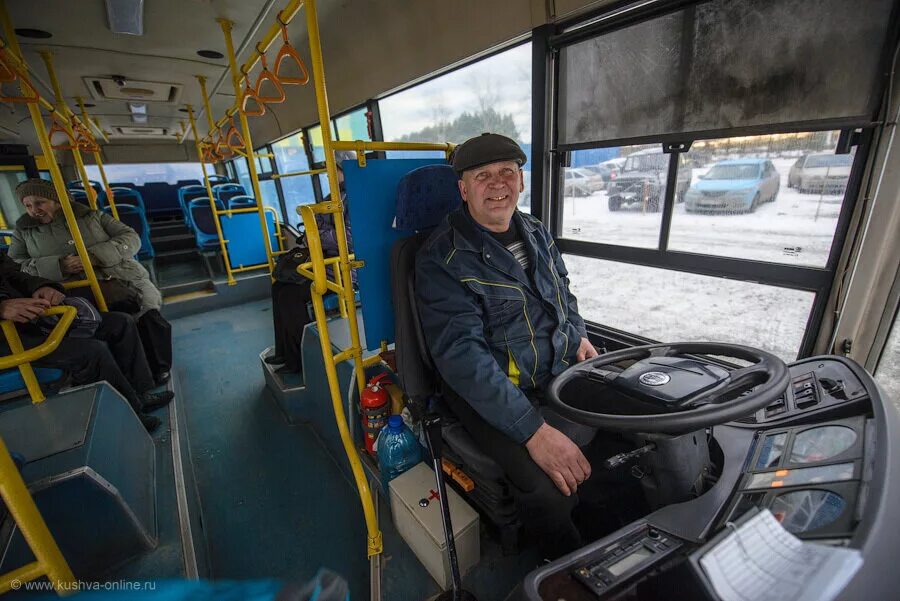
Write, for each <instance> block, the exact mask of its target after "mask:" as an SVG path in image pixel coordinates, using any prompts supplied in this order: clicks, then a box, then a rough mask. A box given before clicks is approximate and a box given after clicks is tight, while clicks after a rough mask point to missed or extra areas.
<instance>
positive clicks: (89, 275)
mask: <svg viewBox="0 0 900 601" xmlns="http://www.w3.org/2000/svg"><path fill="white" fill-rule="evenodd" d="M0 21H2V23H3V30H4V31H5V33H6V37H7V42H8V43H9V49H10V50H11V51H12V52H10V53H8V54H10V56H14V57H15V58H17V59H18V60H19V61H20V62H21V57H22V50H21V48H20V47H19V41H18V39H17V38H16V32H15V29H14V28H13V25H12V21H10V19H9V13H8V12H7V10H6V2H5V0H0ZM18 75H19V78H20V79H22V80H23V81H27V80H28V79H27V78H28V74H27V72H26V73H19V74H18ZM51 108H52V107H51ZM28 113H29V115H30V117H31V123H32V125H34V131H35V133H36V134H37V139H38V143H39V144H40V145H41V152H43V155H44V158H45V160H46V161H47V169H48V170H49V171H50V179H51V180H52V181H53V187H54V188H55V189H56V194H57V196H59V201H60V204H61V205H62V210H63V215H65V218H66V224H67V225H68V226H69V233H70V234H72V240H73V241H74V242H75V251H76V252H77V253H78V257H79V258H80V259H81V263H82V265H84V275H85V281H87V282H88V284H87V285H89V286H90V287H91V291H92V292H93V293H94V299H95V300H96V301H97V308H98V309H100V310H101V311H104V312H105V311H107V307H106V300H105V299H104V297H103V291H102V290H100V284H99V283H98V282H97V274H96V273H94V266H93V265H92V264H91V260H90V257H89V256H88V252H87V247H86V246H85V245H84V238H83V237H82V236H81V231H80V230H79V229H78V222H77V221H76V220H75V213H73V212H72V205H71V203H70V202H69V194H68V191H67V190H66V182H65V180H64V179H63V176H62V172H61V171H60V170H59V165H58V164H57V162H56V155H54V154H53V149H52V148H51V147H50V139H49V138H48V137H47V128H46V127H45V126H44V118H43V117H42V116H41V109H40V108H39V107H38V105H37V104H35V103H32V102H29V103H28Z"/></svg>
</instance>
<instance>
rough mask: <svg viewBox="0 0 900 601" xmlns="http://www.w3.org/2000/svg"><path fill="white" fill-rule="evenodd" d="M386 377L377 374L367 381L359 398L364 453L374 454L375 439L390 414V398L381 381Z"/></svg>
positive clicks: (385, 374)
mask: <svg viewBox="0 0 900 601" xmlns="http://www.w3.org/2000/svg"><path fill="white" fill-rule="evenodd" d="M387 376H388V374H387V373H383V374H379V375H377V376H375V377H374V378H372V379H371V380H369V384H368V385H367V386H366V388H365V390H363V391H362V395H361V396H360V397H359V411H360V413H362V427H363V432H365V438H366V451H368V452H369V454H371V455H374V454H375V439H376V438H378V433H379V432H381V429H382V428H383V427H384V426H385V424H387V419H388V416H389V414H390V396H389V395H388V392H387V390H385V389H384V386H383V385H382V384H381V381H382V380H383V379H385V378H386V377H387Z"/></svg>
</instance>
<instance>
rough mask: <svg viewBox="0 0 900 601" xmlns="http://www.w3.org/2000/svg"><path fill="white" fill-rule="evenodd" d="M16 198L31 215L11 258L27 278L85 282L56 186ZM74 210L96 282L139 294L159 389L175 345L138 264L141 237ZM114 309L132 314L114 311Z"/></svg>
mask: <svg viewBox="0 0 900 601" xmlns="http://www.w3.org/2000/svg"><path fill="white" fill-rule="evenodd" d="M16 197H17V198H18V199H19V201H20V202H21V203H22V204H23V205H25V210H26V214H25V215H22V216H21V217H20V218H19V219H18V221H16V230H15V232H14V233H13V236H12V242H11V243H10V246H9V256H10V257H11V258H12V259H13V260H14V261H16V262H17V263H19V264H21V265H22V271H24V272H25V273H30V274H32V275H37V276H40V277H42V278H47V279H49V280H53V281H54V282H62V281H64V280H67V279H69V278H73V277H79V276H82V277H83V273H84V266H83V265H82V264H81V258H80V257H79V256H78V254H77V252H76V251H75V246H74V243H73V241H72V235H71V233H70V232H69V225H68V223H66V220H65V216H64V215H63V211H62V205H61V204H60V202H59V197H58V196H57V194H56V188H55V187H54V186H53V184H52V183H51V182H48V181H46V180H43V179H29V180H25V181H24V182H22V183H20V184H19V185H18V186H17V187H16ZM71 205H72V212H73V213H75V220H76V222H77V223H78V229H79V231H80V232H81V236H82V238H84V245H85V246H86V247H87V250H88V254H89V255H90V257H91V265H93V267H94V272H95V273H96V274H97V278H98V279H100V280H104V279H114V280H121V281H124V282H127V283H129V284H131V285H133V286H134V287H135V288H136V289H137V291H138V292H139V294H140V308H139V310H138V311H137V315H136V318H137V319H138V325H139V328H140V330H141V333H142V337H141V341H142V343H143V345H144V351H145V354H146V355H147V357H148V358H150V359H152V364H151V369H152V371H153V373H154V378H155V379H156V381H157V383H159V384H162V383H164V382H165V381H166V380H168V379H169V370H170V369H171V364H172V339H171V333H170V330H169V324H168V322H167V321H166V320H165V319H164V318H163V317H162V315H160V313H159V308H160V307H161V306H162V294H161V293H160V291H159V289H158V288H157V287H156V286H154V285H153V282H151V281H150V274H149V273H147V270H146V269H144V266H143V265H141V264H140V263H139V262H138V261H137V260H135V259H134V255H135V254H137V252H138V251H139V250H140V248H141V238H140V236H139V235H138V234H137V232H135V231H134V230H133V229H131V228H130V227H129V226H127V225H125V224H124V223H122V222H121V221H118V220H116V219H114V218H113V217H112V216H111V215H109V214H107V213H105V212H103V211H94V210H92V209H91V208H90V207H87V206H85V205H83V204H81V203H77V202H73V203H71ZM109 304H110V305H113V304H112V303H109ZM134 308H135V309H137V307H136V306H135V307H134ZM110 309H115V310H127V311H129V312H130V311H131V310H130V309H126V308H125V307H121V308H119V307H116V306H114V305H113V306H110Z"/></svg>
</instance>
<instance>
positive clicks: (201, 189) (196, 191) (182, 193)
mask: <svg viewBox="0 0 900 601" xmlns="http://www.w3.org/2000/svg"><path fill="white" fill-rule="evenodd" d="M207 196H208V195H207V192H206V186H201V185H200V184H196V185H190V186H183V187H181V188H178V204H179V205H181V212H182V214H183V215H184V223H185V224H187V225H188V227H190V217H189V216H188V203H189V202H190V201H192V200H194V199H195V198H207Z"/></svg>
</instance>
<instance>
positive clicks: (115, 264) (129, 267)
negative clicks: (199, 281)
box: [9, 202, 162, 311]
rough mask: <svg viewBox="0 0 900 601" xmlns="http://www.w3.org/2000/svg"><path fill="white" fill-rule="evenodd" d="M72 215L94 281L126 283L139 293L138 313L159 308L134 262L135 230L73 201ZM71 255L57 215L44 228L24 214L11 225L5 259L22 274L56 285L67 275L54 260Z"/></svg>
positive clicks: (64, 227) (64, 228)
mask: <svg viewBox="0 0 900 601" xmlns="http://www.w3.org/2000/svg"><path fill="white" fill-rule="evenodd" d="M72 211H73V212H74V213H75V220H76V222H77V223H78V229H79V231H80V232H81V236H82V238H83V239H84V245H85V246H86V247H87V251H88V254H89V255H90V257H91V264H92V265H93V266H94V272H95V273H96V274H97V277H98V278H101V279H103V278H117V279H120V280H126V281H129V282H131V283H132V284H134V285H135V286H137V288H138V289H139V290H140V291H141V296H142V301H141V310H142V311H146V310H149V309H159V308H160V306H162V295H161V294H160V292H159V290H158V289H157V288H156V287H155V286H154V285H153V283H152V282H151V281H150V274H148V273H147V270H146V269H144V267H143V265H141V264H140V263H139V262H138V261H136V260H135V259H134V255H135V254H136V253H137V252H138V251H139V250H140V249H141V237H140V236H138V234H137V232H135V231H134V230H133V229H131V228H130V227H128V226H127V225H125V224H124V223H122V222H121V221H118V220H116V219H113V217H112V216H111V215H108V214H107V213H104V212H103V211H94V210H92V209H91V208H89V207H86V206H85V205H83V204H80V203H77V202H75V203H72ZM75 254H78V253H77V251H76V250H75V241H74V240H73V239H72V234H71V233H70V232H69V225H68V224H67V223H66V220H65V217H64V216H63V214H62V211H60V212H59V213H58V214H57V217H56V219H54V220H53V221H51V222H50V223H47V224H43V223H41V222H40V221H38V220H36V219H34V218H32V217H31V216H30V215H28V213H25V214H24V215H22V216H21V217H20V218H19V219H18V221H16V230H15V232H14V233H13V235H12V242H11V243H10V246H9V256H10V257H11V258H12V259H13V260H15V261H16V262H17V263H19V264H20V265H21V266H22V271H24V272H26V273H30V274H32V275H38V276H41V277H43V278H47V279H48V280H53V281H56V282H62V281H64V280H66V279H67V278H69V277H72V276H69V275H68V274H63V272H62V270H61V268H60V263H59V262H60V260H61V259H62V258H64V257H67V256H70V255H75ZM82 277H84V276H83V274H77V275H76V276H75V278H76V279H78V278H82Z"/></svg>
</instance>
